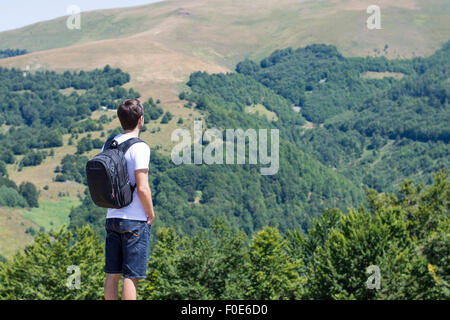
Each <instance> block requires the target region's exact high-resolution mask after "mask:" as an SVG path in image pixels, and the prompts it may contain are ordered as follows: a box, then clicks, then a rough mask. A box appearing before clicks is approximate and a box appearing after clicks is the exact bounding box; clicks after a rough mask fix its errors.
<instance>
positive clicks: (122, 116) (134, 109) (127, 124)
mask: <svg viewBox="0 0 450 320" xmlns="http://www.w3.org/2000/svg"><path fill="white" fill-rule="evenodd" d="M143 114H144V107H143V106H142V104H141V102H140V101H139V100H138V99H130V100H125V101H124V102H122V103H121V104H120V105H119V107H118V108H117V116H118V117H119V120H120V124H121V125H122V128H123V130H133V129H134V128H136V126H137V124H138V121H139V118H140V117H141V116H142V115H143Z"/></svg>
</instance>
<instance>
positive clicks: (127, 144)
mask: <svg viewBox="0 0 450 320" xmlns="http://www.w3.org/2000/svg"><path fill="white" fill-rule="evenodd" d="M138 142H144V141H142V140H141V139H139V138H131V139H128V140H125V141H124V142H122V143H120V144H119V146H118V148H119V150H120V151H122V152H123V153H124V154H125V152H127V150H128V149H129V148H130V147H131V146H132V145H133V144H135V143H138ZM144 143H145V142H144Z"/></svg>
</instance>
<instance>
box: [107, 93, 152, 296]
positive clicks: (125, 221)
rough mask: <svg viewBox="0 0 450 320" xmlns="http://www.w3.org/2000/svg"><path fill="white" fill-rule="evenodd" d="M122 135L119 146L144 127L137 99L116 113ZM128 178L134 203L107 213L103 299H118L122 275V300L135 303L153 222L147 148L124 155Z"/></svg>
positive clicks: (132, 149) (137, 145)
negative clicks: (132, 187)
mask: <svg viewBox="0 0 450 320" xmlns="http://www.w3.org/2000/svg"><path fill="white" fill-rule="evenodd" d="M117 116H118V117H119V120H120V124H121V125H122V128H123V130H124V131H123V132H122V133H121V134H119V135H117V136H115V138H114V139H115V140H116V141H117V142H118V143H119V144H120V143H122V142H124V141H126V140H128V139H131V138H133V137H138V136H139V132H140V131H141V130H142V128H143V126H144V108H143V106H142V105H141V103H140V101H139V100H137V99H133V100H125V101H124V102H122V103H121V104H120V105H119V107H118V109H117ZM124 156H125V160H126V162H127V169H128V176H129V178H130V183H131V185H135V186H136V188H135V190H134V193H133V201H132V202H131V203H130V204H129V205H128V206H126V207H124V208H121V209H108V213H107V216H106V224H105V228H106V241H105V272H106V281H105V299H106V300H117V299H118V285H119V280H120V277H121V276H122V275H123V289H122V300H135V299H136V292H137V282H138V279H145V277H146V273H147V259H148V245H149V240H150V229H151V225H152V223H153V220H154V219H155V213H154V211H153V204H152V194H151V190H150V186H149V184H148V166H149V162H150V148H149V147H148V145H147V144H146V143H142V142H138V143H135V144H133V145H132V146H131V147H130V148H129V149H128V150H127V151H126V152H125V155H124Z"/></svg>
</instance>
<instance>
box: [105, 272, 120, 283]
mask: <svg viewBox="0 0 450 320" xmlns="http://www.w3.org/2000/svg"><path fill="white" fill-rule="evenodd" d="M121 276H122V274H121V273H107V274H106V280H112V281H119V279H120V277H121Z"/></svg>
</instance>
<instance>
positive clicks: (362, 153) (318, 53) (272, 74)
mask: <svg viewBox="0 0 450 320" xmlns="http://www.w3.org/2000/svg"><path fill="white" fill-rule="evenodd" d="M236 70H237V72H239V73H241V74H245V75H248V76H250V77H252V78H253V79H255V80H257V81H258V82H260V83H262V84H263V85H264V86H266V87H268V88H271V89H272V90H274V91H275V92H277V93H278V94H280V95H282V96H283V97H285V98H286V99H288V100H289V101H290V102H291V103H292V104H293V105H296V106H298V107H300V108H301V114H302V115H303V116H304V117H305V118H306V119H307V120H309V121H311V122H312V126H313V127H314V129H312V130H304V131H303V132H302V133H300V134H296V135H295V137H294V138H293V141H295V143H296V145H297V146H298V147H299V148H300V149H301V150H303V151H305V152H307V153H308V154H311V155H313V156H314V157H315V158H316V159H318V160H320V161H321V162H322V163H323V164H325V165H327V166H328V167H331V168H336V169H337V171H338V172H341V173H342V174H344V175H345V176H347V177H348V178H350V179H351V180H352V181H354V182H355V183H357V184H359V183H363V184H364V185H367V186H369V187H371V188H376V189H377V190H379V191H381V190H394V188H393V187H394V186H395V185H398V183H399V182H400V181H402V180H404V179H406V178H410V177H414V178H415V179H417V180H419V181H425V182H428V183H429V182H430V181H431V173H432V172H434V171H436V170H439V169H442V168H448V167H449V160H450V149H449V141H450V126H449V123H450V109H449V107H448V103H449V94H450V81H449V79H450V74H449V72H450V42H447V43H446V44H445V45H444V46H443V48H442V49H440V50H438V51H437V52H436V53H435V54H434V55H432V56H430V57H428V58H414V59H410V60H408V59H401V60H387V59H386V58H384V57H381V58H373V57H366V58H346V57H343V56H342V55H341V54H340V53H339V52H338V51H337V50H336V48H334V47H332V46H325V45H311V46H308V47H306V48H300V49H297V50H293V49H284V50H277V51H275V52H274V53H273V54H272V55H270V56H269V57H268V58H265V59H263V60H261V62H260V63H259V64H257V63H255V62H253V61H249V60H246V61H243V62H241V63H239V64H238V65H237V67H236ZM368 73H372V74H380V75H381V77H376V78H368V77H365V75H367V74H368ZM398 74H400V75H401V76H402V77H400V79H399V77H394V76H395V75H398ZM204 82H206V80H204ZM239 90H244V91H245V89H243V88H240V89H239Z"/></svg>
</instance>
